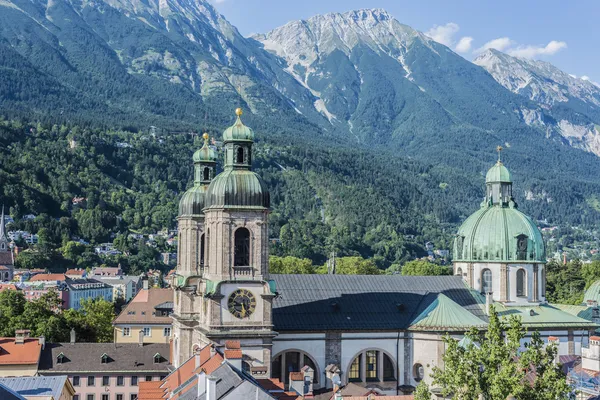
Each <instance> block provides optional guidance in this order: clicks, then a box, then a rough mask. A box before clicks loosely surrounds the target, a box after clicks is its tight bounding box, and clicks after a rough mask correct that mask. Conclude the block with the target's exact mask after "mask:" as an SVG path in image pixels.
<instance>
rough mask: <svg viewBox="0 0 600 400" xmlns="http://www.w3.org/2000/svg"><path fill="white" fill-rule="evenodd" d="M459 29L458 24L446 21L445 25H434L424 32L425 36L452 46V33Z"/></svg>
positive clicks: (454, 33)
mask: <svg viewBox="0 0 600 400" xmlns="http://www.w3.org/2000/svg"><path fill="white" fill-rule="evenodd" d="M459 30H460V26H458V24H456V23H454V22H448V23H447V24H446V25H434V26H433V28H431V29H430V30H428V31H427V32H425V34H426V35H427V36H429V37H430V38H432V39H433V40H435V41H436V42H438V43H441V44H443V45H446V46H452V44H453V43H454V35H456V33H457V32H458V31H459Z"/></svg>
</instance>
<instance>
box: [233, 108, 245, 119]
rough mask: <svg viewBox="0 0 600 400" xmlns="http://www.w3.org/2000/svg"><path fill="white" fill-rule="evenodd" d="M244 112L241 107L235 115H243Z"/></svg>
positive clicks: (236, 110)
mask: <svg viewBox="0 0 600 400" xmlns="http://www.w3.org/2000/svg"><path fill="white" fill-rule="evenodd" d="M243 113H244V112H243V111H242V108H241V107H238V108H236V109H235V115H237V116H238V117H241V116H242V114H243Z"/></svg>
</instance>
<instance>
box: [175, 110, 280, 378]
mask: <svg viewBox="0 0 600 400" xmlns="http://www.w3.org/2000/svg"><path fill="white" fill-rule="evenodd" d="M236 115H237V118H236V121H235V123H234V124H233V125H232V126H231V127H229V128H227V129H226V130H225V131H224V132H223V147H224V164H225V165H224V170H223V172H221V173H220V174H219V175H217V176H216V177H215V178H214V179H213V180H212V181H211V182H210V185H209V186H208V188H207V189H206V191H205V192H203V193H204V196H203V198H202V200H203V202H204V203H203V207H204V208H203V209H202V211H203V212H204V214H203V216H204V220H203V225H202V228H199V227H198V225H193V224H192V225H191V226H190V228H191V229H192V231H193V229H194V226H196V228H195V229H196V230H197V231H198V233H196V234H195V235H196V236H194V235H193V234H191V237H192V238H196V237H198V235H200V236H202V235H203V238H204V240H203V241H202V242H203V243H204V251H202V247H201V245H195V244H194V243H196V241H194V239H190V241H191V242H192V244H189V245H188V244H184V242H186V239H185V238H184V235H183V234H182V233H180V235H181V236H180V240H181V242H182V243H180V247H179V252H180V254H179V255H178V258H179V267H178V276H177V278H176V279H177V280H178V282H177V284H175V285H174V286H175V287H176V288H177V289H176V294H175V306H174V307H175V314H176V315H175V316H174V336H175V338H174V353H175V354H174V358H175V359H176V360H177V361H176V362H178V364H176V366H177V365H180V364H181V362H183V361H185V360H187V359H188V358H189V357H190V356H191V355H192V354H193V352H194V350H195V349H197V348H202V347H204V346H206V345H207V344H213V345H216V346H217V347H219V346H224V345H225V342H226V341H236V342H239V343H240V347H241V351H242V355H243V359H242V367H243V368H244V369H245V370H246V371H248V372H250V373H252V374H253V375H255V376H256V377H268V376H270V364H271V345H272V339H273V337H274V336H275V335H276V333H275V332H274V331H273V322H272V312H271V311H272V302H273V298H274V296H275V287H274V282H272V281H270V280H269V273H268V262H269V249H268V245H269V243H268V238H269V233H268V226H267V217H268V214H269V207H270V197H269V191H268V190H267V187H266V184H265V183H264V181H263V180H262V178H261V177H260V176H259V175H258V174H256V173H255V172H253V171H252V158H253V157H252V155H253V154H252V151H253V149H252V146H253V143H254V132H253V131H252V129H250V128H249V127H247V126H245V125H244V124H243V123H242V120H241V116H242V110H241V109H239V108H238V109H237V110H236ZM185 198H186V196H185V195H184V199H185ZM184 199H182V202H184ZM198 204H199V203H198ZM198 206H199V205H198ZM184 214H185V213H182V212H181V210H180V219H179V221H180V222H179V223H180V232H183V229H184V227H185V226H187V225H186V224H187V220H185V221H183V218H182V216H183V215H184ZM199 218H200V217H199ZM182 222H183V223H182ZM200 231H201V232H202V233H199V232H200ZM186 237H187V236H186ZM194 246H195V247H194ZM202 253H203V254H202ZM202 260H203V261H202ZM180 271H181V272H180ZM185 274H188V275H185Z"/></svg>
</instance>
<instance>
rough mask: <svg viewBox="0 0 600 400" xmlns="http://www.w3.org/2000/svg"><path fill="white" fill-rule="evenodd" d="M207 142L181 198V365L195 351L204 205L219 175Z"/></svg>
mask: <svg viewBox="0 0 600 400" xmlns="http://www.w3.org/2000/svg"><path fill="white" fill-rule="evenodd" d="M203 139H204V145H203V146H202V148H201V149H199V150H197V151H196V152H195V153H194V156H193V161H194V186H192V187H191V188H190V189H189V190H187V191H186V192H185V193H184V195H183V196H182V197H181V200H180V202H179V216H178V218H177V220H178V234H179V237H178V241H177V243H178V249H177V272H176V274H175V276H174V278H173V284H172V286H173V287H174V288H175V294H174V305H173V337H174V342H173V346H174V351H175V353H174V360H173V362H174V365H175V366H179V365H180V364H181V363H182V362H183V361H185V360H187V359H188V358H189V357H190V356H191V354H192V346H193V344H192V341H193V331H194V328H195V327H196V326H197V325H198V322H197V319H196V317H195V316H196V313H197V309H196V307H197V304H196V303H197V302H198V288H199V286H200V279H201V278H202V274H203V267H204V252H205V236H206V235H205V228H204V213H203V211H202V209H203V208H204V202H205V195H206V190H207V189H208V185H209V184H210V182H211V181H212V179H213V178H214V177H215V170H216V164H217V152H216V151H215V150H214V149H213V148H212V147H211V146H209V144H208V139H209V136H208V134H207V133H205V134H204V135H203Z"/></svg>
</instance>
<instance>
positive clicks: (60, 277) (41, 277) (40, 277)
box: [29, 274, 67, 282]
mask: <svg viewBox="0 0 600 400" xmlns="http://www.w3.org/2000/svg"><path fill="white" fill-rule="evenodd" d="M66 279H67V277H66V276H65V274H37V275H34V276H32V277H31V279H30V280H29V282H40V281H64V280H66Z"/></svg>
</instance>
